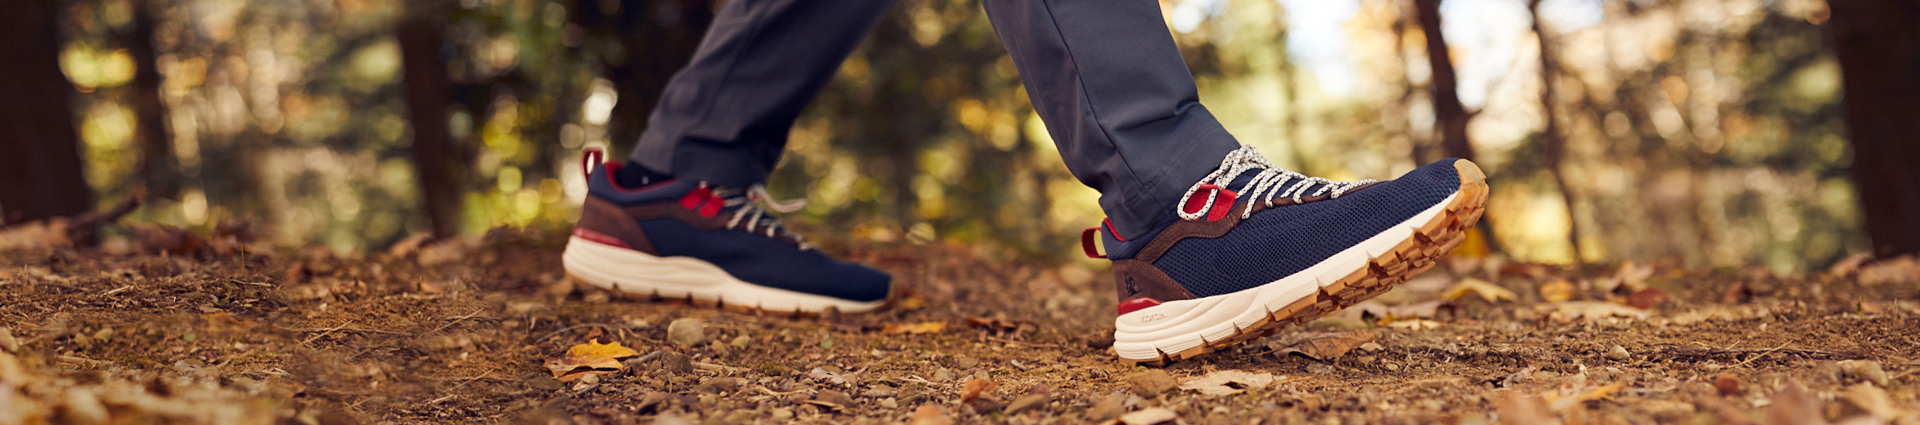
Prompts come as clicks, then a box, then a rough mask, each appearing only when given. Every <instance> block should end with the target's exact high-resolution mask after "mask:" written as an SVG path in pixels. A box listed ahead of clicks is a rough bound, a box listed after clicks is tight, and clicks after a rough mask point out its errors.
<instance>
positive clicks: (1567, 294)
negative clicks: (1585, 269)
mask: <svg viewBox="0 0 1920 425" xmlns="http://www.w3.org/2000/svg"><path fill="white" fill-rule="evenodd" d="M1576 290H1577V288H1575V287H1574V286H1573V283H1571V282H1567V281H1565V280H1556V281H1553V282H1550V283H1547V284H1545V285H1540V299H1543V300H1547V302H1550V303H1557V302H1566V301H1570V300H1573V295H1574V292H1575V291H1576Z"/></svg>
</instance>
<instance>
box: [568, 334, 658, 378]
mask: <svg viewBox="0 0 1920 425" xmlns="http://www.w3.org/2000/svg"><path fill="white" fill-rule="evenodd" d="M639 355H640V352H638V351H633V349H632V348H627V347H622V346H620V343H619V342H618V341H616V342H613V343H611V344H601V343H600V340H597V339H596V340H590V341H588V342H587V343H585V344H578V345H574V346H573V347H570V348H567V354H566V355H563V356H560V358H557V359H552V360H548V361H547V365H546V366H547V370H548V371H550V372H553V376H554V377H556V378H560V380H561V381H572V380H574V379H579V378H580V377H582V376H585V375H588V374H600V373H611V372H618V371H621V370H625V369H626V368H627V365H626V364H623V363H620V359H625V358H628V357H634V356H639Z"/></svg>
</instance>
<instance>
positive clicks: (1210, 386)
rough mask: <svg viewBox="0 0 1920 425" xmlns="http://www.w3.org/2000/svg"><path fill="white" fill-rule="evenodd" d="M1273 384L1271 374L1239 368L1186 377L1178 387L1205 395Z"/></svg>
mask: <svg viewBox="0 0 1920 425" xmlns="http://www.w3.org/2000/svg"><path fill="white" fill-rule="evenodd" d="M1272 384H1273V374H1271V373H1261V374H1253V373H1247V372H1245V371H1240V370H1231V369H1229V370H1216V371H1213V372H1209V373H1207V376H1203V377H1199V378H1193V379H1188V380H1186V382H1181V383H1180V389H1183V390H1194V391H1199V392H1200V393H1201V394H1206V395H1215V396H1219V395H1233V394H1239V393H1240V392H1242V391H1246V390H1250V389H1253V390H1258V389H1265V388H1267V386H1268V385H1272Z"/></svg>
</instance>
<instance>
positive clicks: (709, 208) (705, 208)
mask: <svg viewBox="0 0 1920 425" xmlns="http://www.w3.org/2000/svg"><path fill="white" fill-rule="evenodd" d="M725 206H727V200H725V199H720V197H718V196H713V191H707V204H706V205H701V206H700V216H701V217H713V215H714V214H719V213H720V208H721V207H725Z"/></svg>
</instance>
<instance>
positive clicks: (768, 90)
mask: <svg viewBox="0 0 1920 425" xmlns="http://www.w3.org/2000/svg"><path fill="white" fill-rule="evenodd" d="M892 6H893V1H892V0H829V1H820V0H734V1H730V2H727V4H726V6H725V7H724V8H723V9H721V11H720V13H719V15H718V16H715V17H714V21H713V26H712V27H711V28H710V29H708V30H707V34H706V37H705V38H703V39H701V41H700V48H699V49H698V50H696V51H695V52H694V55H693V59H692V60H691V61H690V62H688V63H687V66H686V67H685V68H681V69H680V71H679V72H677V73H675V74H674V75H673V79H671V80H669V81H668V82H667V87H666V89H665V90H664V91H663V92H662V93H661V95H660V101H659V103H658V105H657V106H655V108H654V110H653V115H652V116H651V117H649V118H648V120H647V129H646V131H645V132H644V133H643V134H642V135H641V136H640V141H639V142H638V143H637V144H635V145H634V148H633V154H632V155H631V156H630V157H629V159H631V160H632V161H633V162H634V163H637V164H639V165H641V166H644V167H646V168H647V169H650V170H652V171H656V172H660V173H666V174H671V175H675V176H678V177H680V178H683V179H690V180H697V181H704V182H708V183H711V184H713V185H714V186H719V187H746V186H748V185H751V184H753V183H760V182H762V181H764V180H766V177H767V173H769V172H771V171H772V170H773V166H774V164H775V163H777V162H778V161H779V159H780V154H781V152H782V151H783V150H784V149H785V148H786V144H787V133H788V131H789V130H790V129H791V127H792V126H793V121H794V119H796V118H798V117H799V116H800V111H801V110H802V109H804V108H805V107H806V105H807V103H809V102H812V101H813V98H814V96H815V95H817V94H819V92H820V89H821V87H823V86H825V85H826V84H827V81H828V80H829V79H831V78H832V77H833V74H834V71H835V70H837V69H839V68H840V63H841V62H843V61H845V60H846V58H847V55H848V54H851V53H852V52H853V49H854V48H855V47H856V46H858V45H859V43H860V40H861V39H862V38H864V37H866V34H867V33H868V32H870V31H871V30H872V29H873V27H874V25H875V24H876V23H878V22H879V21H880V17H881V16H884V15H885V14H886V12H887V10H888V9H890V8H891V7H892Z"/></svg>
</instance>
